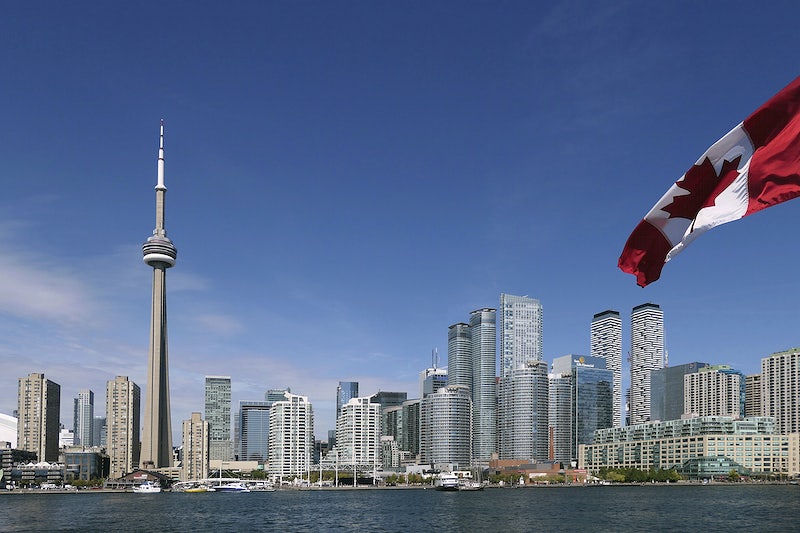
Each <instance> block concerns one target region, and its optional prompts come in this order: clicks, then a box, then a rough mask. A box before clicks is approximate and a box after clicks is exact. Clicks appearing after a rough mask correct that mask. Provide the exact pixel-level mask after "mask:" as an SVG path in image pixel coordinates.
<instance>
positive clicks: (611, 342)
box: [589, 309, 623, 426]
mask: <svg viewBox="0 0 800 533" xmlns="http://www.w3.org/2000/svg"><path fill="white" fill-rule="evenodd" d="M589 355H591V356H592V357H602V358H603V359H605V360H606V368H607V369H608V370H611V372H612V373H613V374H614V425H615V426H622V423H623V409H622V319H621V318H620V316H619V311H612V310H610V309H609V310H606V311H603V312H601V313H597V314H596V315H594V316H593V317H592V329H591V353H590V354H589Z"/></svg>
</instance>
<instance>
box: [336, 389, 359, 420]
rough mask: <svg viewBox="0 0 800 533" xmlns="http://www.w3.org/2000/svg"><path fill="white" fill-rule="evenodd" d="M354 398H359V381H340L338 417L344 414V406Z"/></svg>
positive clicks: (337, 401)
mask: <svg viewBox="0 0 800 533" xmlns="http://www.w3.org/2000/svg"><path fill="white" fill-rule="evenodd" d="M353 398H358V381H340V382H339V385H338V386H337V387H336V418H339V415H341V414H342V407H344V406H345V405H346V404H347V402H349V401H350V400H352V399H353Z"/></svg>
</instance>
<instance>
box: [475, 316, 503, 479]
mask: <svg viewBox="0 0 800 533" xmlns="http://www.w3.org/2000/svg"><path fill="white" fill-rule="evenodd" d="M496 319H497V310H496V309H491V308H483V309H477V310H475V311H473V312H472V313H470V318H469V330H470V339H471V344H472V424H473V436H472V457H473V460H474V461H476V462H478V463H486V462H488V461H489V459H491V458H492V455H493V454H495V453H497V345H496V343H497V328H496Z"/></svg>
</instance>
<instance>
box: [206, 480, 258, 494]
mask: <svg viewBox="0 0 800 533" xmlns="http://www.w3.org/2000/svg"><path fill="white" fill-rule="evenodd" d="M214 490H215V491H216V492H250V489H248V488H247V487H246V486H245V484H244V483H242V482H241V481H231V482H229V483H222V484H220V485H216V486H215V487H214Z"/></svg>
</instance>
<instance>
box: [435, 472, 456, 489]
mask: <svg viewBox="0 0 800 533" xmlns="http://www.w3.org/2000/svg"><path fill="white" fill-rule="evenodd" d="M433 486H434V487H435V488H436V490H458V476H457V475H455V474H454V473H452V472H442V473H440V474H439V475H438V476H436V480H435V481H434V483H433Z"/></svg>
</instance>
